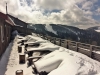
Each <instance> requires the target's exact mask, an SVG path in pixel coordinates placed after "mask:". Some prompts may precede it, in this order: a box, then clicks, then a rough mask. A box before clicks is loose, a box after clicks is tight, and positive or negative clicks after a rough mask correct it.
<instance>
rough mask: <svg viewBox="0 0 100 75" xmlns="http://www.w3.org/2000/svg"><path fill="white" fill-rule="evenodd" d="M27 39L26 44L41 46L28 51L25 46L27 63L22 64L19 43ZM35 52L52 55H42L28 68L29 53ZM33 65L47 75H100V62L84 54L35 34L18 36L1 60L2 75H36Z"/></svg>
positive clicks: (23, 47)
mask: <svg viewBox="0 0 100 75" xmlns="http://www.w3.org/2000/svg"><path fill="white" fill-rule="evenodd" d="M26 39H27V40H28V41H27V42H26V43H39V44H40V45H39V47H28V48H27V51H25V46H24V45H23V46H22V53H24V52H25V53H26V54H25V58H26V62H25V63H24V64H20V63H19V55H20V53H18V46H19V45H20V43H18V42H19V41H21V40H26ZM24 44H25V43H24ZM34 50H35V51H36V50H39V51H40V52H42V51H44V50H49V51H51V53H48V54H42V58H40V59H39V60H38V61H36V62H34V64H32V65H31V66H28V61H27V59H28V58H30V57H28V54H27V52H30V51H34ZM40 52H34V53H33V54H32V55H33V56H32V57H35V56H40ZM22 53H21V54H22ZM33 65H35V67H36V68H37V71H38V72H41V71H46V72H48V74H47V75H100V62H98V61H96V60H93V59H91V58H89V57H88V56H86V55H84V54H81V53H78V52H74V51H72V50H69V49H66V48H63V47H60V46H57V45H54V44H52V43H51V42H49V41H47V40H43V39H42V38H40V37H38V36H36V35H35V34H33V35H27V36H25V37H22V36H19V35H18V36H16V37H15V39H14V41H12V42H11V43H10V44H9V46H8V48H7V49H6V51H5V53H4V55H3V56H2V59H1V60H0V75H16V71H17V70H23V75H36V74H34V70H33V68H34V66H33Z"/></svg>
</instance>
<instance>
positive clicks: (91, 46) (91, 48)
mask: <svg viewBox="0 0 100 75" xmlns="http://www.w3.org/2000/svg"><path fill="white" fill-rule="evenodd" d="M92 51H93V45H90V57H91V58H93V56H92V54H93V53H92Z"/></svg>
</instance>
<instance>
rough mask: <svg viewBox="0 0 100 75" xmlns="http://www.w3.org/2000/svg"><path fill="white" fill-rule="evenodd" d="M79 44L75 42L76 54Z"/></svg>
mask: <svg viewBox="0 0 100 75" xmlns="http://www.w3.org/2000/svg"><path fill="white" fill-rule="evenodd" d="M78 47H79V42H76V51H77V52H78V49H79V48H78Z"/></svg>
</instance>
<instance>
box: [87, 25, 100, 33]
mask: <svg viewBox="0 0 100 75" xmlns="http://www.w3.org/2000/svg"><path fill="white" fill-rule="evenodd" d="M88 29H89V30H95V31H96V32H100V26H95V27H90V28H88Z"/></svg>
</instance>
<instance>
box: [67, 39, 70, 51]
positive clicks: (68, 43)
mask: <svg viewBox="0 0 100 75" xmlns="http://www.w3.org/2000/svg"><path fill="white" fill-rule="evenodd" d="M69 45H70V41H69V40H67V49H69Z"/></svg>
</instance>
